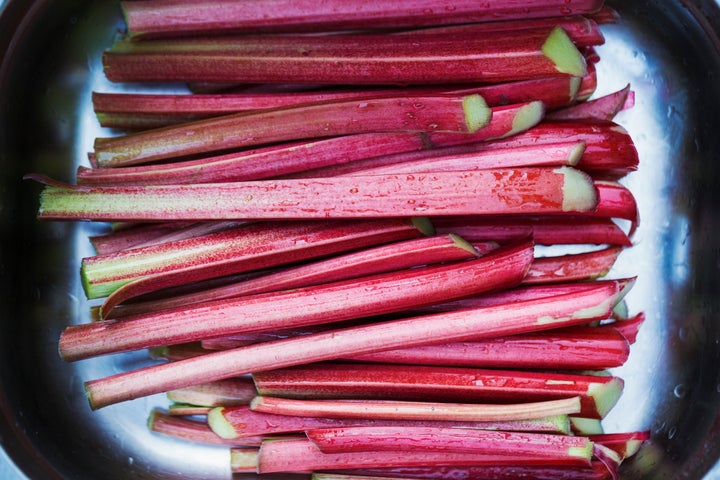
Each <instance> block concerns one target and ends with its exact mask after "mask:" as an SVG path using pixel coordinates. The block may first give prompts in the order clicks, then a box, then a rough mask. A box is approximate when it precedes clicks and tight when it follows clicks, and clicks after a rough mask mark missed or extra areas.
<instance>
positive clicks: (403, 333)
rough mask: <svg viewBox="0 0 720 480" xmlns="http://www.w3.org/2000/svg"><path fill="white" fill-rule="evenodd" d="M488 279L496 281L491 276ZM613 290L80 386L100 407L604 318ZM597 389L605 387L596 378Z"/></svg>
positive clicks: (423, 320)
mask: <svg viewBox="0 0 720 480" xmlns="http://www.w3.org/2000/svg"><path fill="white" fill-rule="evenodd" d="M488 256H490V255H488ZM481 260H482V259H480V260H478V261H481ZM526 265H527V264H525V266H524V268H527V267H526ZM524 268H523V269H521V272H522V271H523V270H524ZM508 270H509V267H506V268H505V271H504V272H502V277H505V278H507V277H508V273H509V272H508ZM490 272H492V270H490ZM520 276H522V275H520ZM483 278H484V277H483ZM513 280H514V281H517V280H516V279H513ZM489 283H490V284H492V285H495V286H496V287H497V285H498V280H497V279H493V280H492V281H490V282H489ZM503 283H505V282H503ZM510 283H512V282H510ZM507 286H508V285H507V284H505V287H506V288H507ZM617 293H618V291H617V287H616V286H615V287H610V286H600V287H598V288H597V289H591V290H588V291H586V292H584V293H579V294H577V295H567V296H560V297H556V298H552V299H541V300H536V301H529V302H518V303H515V304H512V305H503V306H501V307H488V308H483V309H478V310H475V311H473V312H470V311H463V312H456V313H453V314H439V315H429V316H426V317H415V318H411V319H408V320H397V321H389V322H382V323H376V324H371V325H367V326H360V327H350V328H346V329H342V330H333V331H330V332H326V333H320V334H315V335H308V336H306V337H301V338H291V339H287V340H278V341H274V342H267V343H263V344H259V345H250V346H247V347H241V348H237V349H233V350H226V351H221V352H216V353H211V354H208V355H203V356H201V357H195V358H190V359H187V360H181V361H177V362H170V363H167V364H164V365H157V366H151V367H146V368H142V369H139V370H135V371H130V372H126V373H120V374H116V375H113V376H110V377H107V378H103V379H97V380H93V381H90V382H88V383H86V384H85V388H86V392H87V395H88V399H89V401H90V405H91V406H92V408H100V407H102V406H106V405H110V404H113V403H117V402H121V401H124V400H130V399H133V398H137V397H141V396H144V395H150V394H153V393H159V392H164V391H167V390H172V389H176V388H180V387H184V386H189V385H193V384H197V383H202V382H201V381H198V380H199V377H201V378H202V379H203V381H214V380H219V379H222V378H228V377H232V376H237V375H241V374H244V373H251V372H259V371H265V370H273V369H278V368H281V367H289V366H292V365H300V364H305V363H309V362H319V361H323V360H329V359H333V358H339V357H342V356H347V355H359V354H363V353H372V352H377V351H381V350H389V349H392V348H398V347H400V346H413V345H423V344H426V343H428V342H429V341H431V340H430V339H432V341H435V342H443V341H447V342H449V341H459V340H463V339H467V338H478V337H480V336H496V335H500V334H508V333H510V332H512V333H520V332H528V331H538V330H543V329H548V328H554V327H562V326H569V325H573V324H581V323H587V322H589V321H592V320H596V319H602V318H605V317H607V315H608V314H609V312H610V310H611V308H612V304H613V302H614V300H615V296H616V295H617ZM306 298H307V297H306ZM602 383H605V382H602ZM598 390H599V391H603V390H606V389H603V388H602V387H601V386H600V385H598ZM606 406H607V405H606Z"/></svg>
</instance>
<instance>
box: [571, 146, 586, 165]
mask: <svg viewBox="0 0 720 480" xmlns="http://www.w3.org/2000/svg"><path fill="white" fill-rule="evenodd" d="M586 147H587V145H586V143H585V142H578V143H577V145H575V146H574V147H573V148H572V150H571V151H570V156H569V157H568V162H569V163H570V165H572V166H573V167H574V166H575V165H577V164H578V163H579V162H580V159H581V158H582V156H583V154H584V153H585V148H586Z"/></svg>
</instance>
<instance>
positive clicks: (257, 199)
mask: <svg viewBox="0 0 720 480" xmlns="http://www.w3.org/2000/svg"><path fill="white" fill-rule="evenodd" d="M29 178H36V179H40V180H43V179H41V178H38V177H36V176H35V177H29ZM53 183H54V184H53V185H46V186H45V188H44V189H43V192H42V193H41V198H40V208H39V211H38V218H40V219H45V220H71V219H83V218H85V219H92V220H96V221H115V220H134V221H141V220H144V221H153V220H159V219H163V220H211V219H215V220H221V219H235V220H260V219H265V220H269V219H284V220H291V219H340V218H346V219H349V218H377V217H386V218H387V217H395V218H397V217H417V216H450V215H490V214H493V215H502V214H526V215H531V214H541V213H564V214H567V213H570V212H575V213H577V212H585V211H590V210H593V209H595V207H596V203H597V200H596V199H597V193H596V190H595V185H594V184H593V182H592V181H591V179H590V178H589V177H588V176H587V175H586V174H584V173H582V172H580V171H579V170H575V169H573V168H572V167H560V168H551V167H537V168H513V169H494V170H479V171H474V172H441V173H432V174H418V175H409V174H408V175H368V176H352V177H336V178H335V177H334V178H315V179H289V180H259V181H256V182H237V183H221V184H217V183H212V184H198V185H164V186H163V185H160V186H146V187H75V186H70V185H58V184H57V183H55V182H53ZM608 200H610V199H608ZM608 213H610V212H608Z"/></svg>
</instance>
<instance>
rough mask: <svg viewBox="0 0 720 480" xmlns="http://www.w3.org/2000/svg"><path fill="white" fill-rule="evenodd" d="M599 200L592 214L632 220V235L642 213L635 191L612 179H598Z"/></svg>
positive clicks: (596, 182) (596, 184) (629, 233)
mask: <svg viewBox="0 0 720 480" xmlns="http://www.w3.org/2000/svg"><path fill="white" fill-rule="evenodd" d="M595 187H596V188H597V193H598V202H597V206H596V208H595V210H593V211H592V212H588V213H587V214H588V215H591V216H600V217H610V218H621V219H623V220H628V221H629V222H630V231H629V232H628V235H630V236H632V235H633V233H634V232H635V230H636V229H637V227H638V226H639V224H640V214H639V212H638V206H637V202H636V201H635V196H634V195H633V193H632V192H631V191H630V190H629V189H628V188H627V187H625V186H624V185H622V184H620V183H618V182H615V181H610V180H596V181H595Z"/></svg>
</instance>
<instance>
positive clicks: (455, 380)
mask: <svg viewBox="0 0 720 480" xmlns="http://www.w3.org/2000/svg"><path fill="white" fill-rule="evenodd" d="M253 378H254V380H255V385H256V387H257V390H258V393H259V394H260V395H269V396H278V397H279V396H282V397H288V398H312V399H322V398H358V399H387V400H418V399H422V400H423V401H468V402H470V401H492V402H496V403H497V402H514V403H518V402H530V401H545V400H551V399H558V398H568V397H574V396H580V397H581V403H582V412H581V414H580V415H581V416H584V417H588V418H603V417H604V416H605V415H606V414H607V413H608V412H609V411H610V409H611V408H612V407H613V406H614V404H615V402H616V401H617V400H618V398H619V396H620V394H621V392H622V388H623V382H622V380H621V379H620V378H617V377H612V376H596V375H582V374H561V373H554V372H553V373H547V372H525V371H519V370H483V369H476V368H455V367H436V366H406V365H384V364H377V365H376V364H337V365H336V364H323V365H305V366H302V367H294V368H288V369H282V370H275V371H263V372H256V373H254V374H253Z"/></svg>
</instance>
